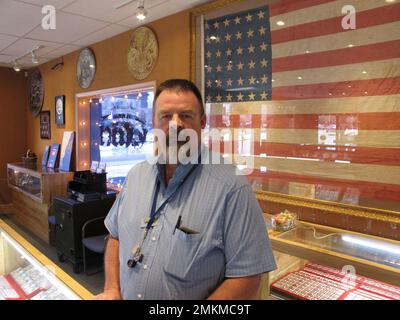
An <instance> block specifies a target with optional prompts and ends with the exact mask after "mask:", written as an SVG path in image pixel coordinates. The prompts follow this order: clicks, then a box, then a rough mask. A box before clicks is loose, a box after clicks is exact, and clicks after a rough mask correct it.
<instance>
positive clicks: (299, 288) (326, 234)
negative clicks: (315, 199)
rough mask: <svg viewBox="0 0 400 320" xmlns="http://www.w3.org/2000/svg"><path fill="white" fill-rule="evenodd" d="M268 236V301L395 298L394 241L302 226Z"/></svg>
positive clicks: (397, 246)
mask: <svg viewBox="0 0 400 320" xmlns="http://www.w3.org/2000/svg"><path fill="white" fill-rule="evenodd" d="M269 236H270V239H271V244H272V247H273V250H274V255H275V259H276V262H277V266H278V268H277V269H276V270H275V271H273V272H271V273H270V274H269V275H268V283H269V290H270V291H269V292H270V297H269V298H272V299H274V298H278V299H305V300H324V299H327V300H352V299H353V300H364V299H365V300H392V299H394V300H400V286H399V285H400V242H399V241H395V240H390V239H385V238H379V237H374V236H369V235H365V234H361V233H355V232H351V231H346V230H342V229H337V228H331V227H326V226H321V225H316V224H312V223H305V222H299V223H298V225H297V226H296V227H295V228H293V229H291V230H289V231H285V232H277V231H274V230H272V229H269Z"/></svg>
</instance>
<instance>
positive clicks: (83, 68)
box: [76, 48, 96, 89]
mask: <svg viewBox="0 0 400 320" xmlns="http://www.w3.org/2000/svg"><path fill="white" fill-rule="evenodd" d="M95 73H96V59H95V56H94V53H93V51H92V50H91V49H90V48H85V49H83V50H82V51H81V53H80V54H79V57H78V61H77V63H76V78H77V80H78V83H79V85H80V86H81V88H84V89H86V88H89V86H90V85H91V84H92V82H93V79H94V75H95Z"/></svg>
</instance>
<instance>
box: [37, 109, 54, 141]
mask: <svg viewBox="0 0 400 320" xmlns="http://www.w3.org/2000/svg"><path fill="white" fill-rule="evenodd" d="M50 138H51V130H50V111H42V112H40V139H50Z"/></svg>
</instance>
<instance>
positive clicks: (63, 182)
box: [7, 163, 72, 203]
mask: <svg viewBox="0 0 400 320" xmlns="http://www.w3.org/2000/svg"><path fill="white" fill-rule="evenodd" d="M7 179H8V185H9V187H10V188H12V189H14V190H17V191H20V192H23V193H24V194H26V195H27V196H29V197H30V198H32V199H33V200H36V201H38V202H40V203H50V202H51V199H52V196H53V195H54V194H56V193H61V194H65V193H66V187H67V182H68V181H69V180H71V179H72V173H71V172H62V171H58V170H53V169H48V168H43V167H40V166H38V167H37V168H32V167H30V166H26V165H24V164H23V163H8V164H7Z"/></svg>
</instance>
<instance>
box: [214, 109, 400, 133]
mask: <svg viewBox="0 0 400 320" xmlns="http://www.w3.org/2000/svg"><path fill="white" fill-rule="evenodd" d="M328 116H329V118H328ZM326 121H329V122H326ZM208 123H209V125H210V127H212V128H222V127H226V128H254V129H256V128H269V129H326V128H328V127H331V128H332V125H336V130H346V129H358V130H399V129H400V112H371V113H349V114H329V115H318V114H272V115H270V114H268V115H261V114H250V115H237V114H235V115H211V116H209V117H208Z"/></svg>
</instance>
